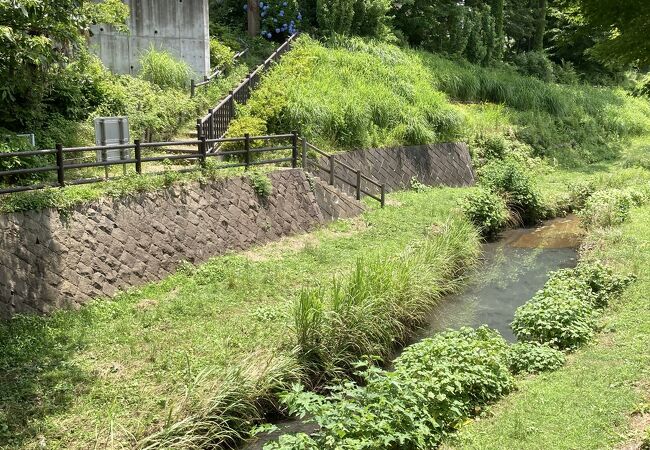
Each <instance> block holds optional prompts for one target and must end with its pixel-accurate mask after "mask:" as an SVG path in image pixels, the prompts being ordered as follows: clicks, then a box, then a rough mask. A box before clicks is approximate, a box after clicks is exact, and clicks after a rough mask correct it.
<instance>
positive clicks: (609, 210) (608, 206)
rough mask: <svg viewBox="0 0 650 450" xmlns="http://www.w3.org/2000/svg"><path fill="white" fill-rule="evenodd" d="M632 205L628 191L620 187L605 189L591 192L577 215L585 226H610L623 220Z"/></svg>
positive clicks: (625, 218)
mask: <svg viewBox="0 0 650 450" xmlns="http://www.w3.org/2000/svg"><path fill="white" fill-rule="evenodd" d="M632 206H633V202H632V197H631V196H630V194H629V193H627V192H625V191H624V190H621V189H607V190H603V191H598V192H595V193H594V194H592V195H591V197H589V199H587V201H586V202H585V207H584V209H583V210H582V211H580V212H579V213H578V215H579V216H580V219H581V220H582V223H583V224H584V226H585V227H587V228H594V227H603V228H604V227H611V226H614V225H620V224H622V223H623V222H625V221H626V220H627V219H628V217H629V215H630V210H631V209H632Z"/></svg>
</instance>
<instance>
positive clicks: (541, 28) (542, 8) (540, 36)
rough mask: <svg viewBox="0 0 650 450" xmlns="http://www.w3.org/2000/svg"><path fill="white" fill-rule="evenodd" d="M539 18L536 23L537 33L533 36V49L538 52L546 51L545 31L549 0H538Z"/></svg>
mask: <svg viewBox="0 0 650 450" xmlns="http://www.w3.org/2000/svg"><path fill="white" fill-rule="evenodd" d="M538 2H539V3H538V5H539V6H538V8H537V18H536V21H535V22H536V23H535V35H534V36H533V50H534V51H537V52H543V51H544V33H545V32H546V2H547V0H538Z"/></svg>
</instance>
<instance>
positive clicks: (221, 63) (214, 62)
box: [210, 38, 235, 71]
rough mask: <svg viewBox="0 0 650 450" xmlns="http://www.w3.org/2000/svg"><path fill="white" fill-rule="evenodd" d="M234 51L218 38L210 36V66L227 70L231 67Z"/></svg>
mask: <svg viewBox="0 0 650 450" xmlns="http://www.w3.org/2000/svg"><path fill="white" fill-rule="evenodd" d="M234 57H235V52H234V51H233V50H232V49H231V48H230V47H228V46H227V45H225V44H223V43H221V41H219V40H218V39H215V38H210V67H212V68H213V69H221V70H224V71H228V70H230V69H232V68H233V66H234V60H233V58H234Z"/></svg>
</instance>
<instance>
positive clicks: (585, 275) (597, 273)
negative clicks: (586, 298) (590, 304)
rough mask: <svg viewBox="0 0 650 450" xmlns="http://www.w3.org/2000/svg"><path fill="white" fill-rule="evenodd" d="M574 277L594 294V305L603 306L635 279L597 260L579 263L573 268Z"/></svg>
mask: <svg viewBox="0 0 650 450" xmlns="http://www.w3.org/2000/svg"><path fill="white" fill-rule="evenodd" d="M573 274H574V275H575V277H574V278H578V279H579V280H581V281H583V282H584V283H586V284H587V285H588V286H589V288H590V289H591V292H593V294H594V296H595V299H596V300H595V303H594V306H595V307H596V308H604V307H606V306H607V305H608V304H609V302H610V301H611V300H612V299H614V298H616V297H619V296H620V295H621V294H622V293H623V291H624V290H625V289H626V288H627V287H628V286H629V285H630V284H631V283H632V282H634V280H635V277H634V276H633V275H618V274H616V273H614V271H613V270H612V269H611V268H610V267H606V266H604V265H603V264H601V263H599V262H595V263H586V264H580V265H579V266H578V267H577V268H576V269H574V270H573Z"/></svg>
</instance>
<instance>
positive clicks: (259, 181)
mask: <svg viewBox="0 0 650 450" xmlns="http://www.w3.org/2000/svg"><path fill="white" fill-rule="evenodd" d="M248 180H249V181H250V183H251V186H252V187H253V190H254V191H255V193H256V194H257V195H258V196H259V197H260V198H261V199H263V200H265V199H267V198H269V197H270V196H271V194H272V193H273V184H271V179H270V178H269V177H268V176H267V175H266V174H264V173H260V172H251V173H249V174H248Z"/></svg>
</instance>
